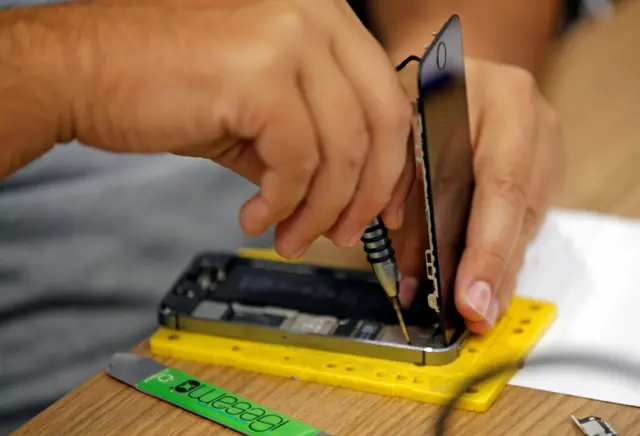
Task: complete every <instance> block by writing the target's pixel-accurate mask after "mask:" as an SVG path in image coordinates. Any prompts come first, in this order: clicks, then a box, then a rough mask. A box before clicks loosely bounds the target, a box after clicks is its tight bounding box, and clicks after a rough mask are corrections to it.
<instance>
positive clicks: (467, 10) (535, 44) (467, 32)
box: [366, 0, 562, 72]
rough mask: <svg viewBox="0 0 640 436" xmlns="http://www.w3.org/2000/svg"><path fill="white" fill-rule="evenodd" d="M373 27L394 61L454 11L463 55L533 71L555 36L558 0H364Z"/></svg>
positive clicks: (417, 48) (413, 50)
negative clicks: (461, 41)
mask: <svg viewBox="0 0 640 436" xmlns="http://www.w3.org/2000/svg"><path fill="white" fill-rule="evenodd" d="M366 1H367V6H368V8H367V10H368V17H369V21H370V23H371V27H372V30H373V31H374V33H375V34H376V36H377V37H378V39H379V40H380V41H381V43H382V44H383V46H384V47H385V48H386V49H387V51H388V52H389V54H390V55H391V56H392V58H393V60H394V61H395V62H399V61H401V60H402V59H404V58H405V57H407V56H408V55H411V54H420V53H421V52H422V50H423V47H424V46H425V45H426V44H428V43H429V42H430V41H431V38H432V35H433V33H434V32H437V31H438V30H439V29H440V27H441V26H442V24H444V22H445V21H446V20H447V18H448V17H449V16H451V15H452V14H458V15H459V16H460V19H461V22H462V29H463V30H462V33H463V40H464V50H465V53H466V54H467V55H470V56H474V57H480V58H484V59H488V60H493V61H497V62H504V63H509V64H514V65H518V66H521V67H523V68H526V69H528V70H530V71H532V72H537V70H539V69H540V68H541V66H542V63H543V62H544V60H545V58H546V55H547V54H548V51H549V49H550V47H551V44H552V43H553V41H554V38H555V35H556V29H557V23H558V19H559V17H560V14H561V12H562V7H561V5H562V1H561V0H520V1H514V0H448V1H433V0H394V1H388V0H366Z"/></svg>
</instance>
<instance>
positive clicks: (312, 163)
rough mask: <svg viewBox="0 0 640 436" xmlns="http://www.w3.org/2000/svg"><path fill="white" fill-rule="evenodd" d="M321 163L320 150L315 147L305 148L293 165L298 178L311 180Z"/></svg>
mask: <svg viewBox="0 0 640 436" xmlns="http://www.w3.org/2000/svg"><path fill="white" fill-rule="evenodd" d="M319 163H320V154H319V153H318V151H317V150H316V149H315V148H309V149H305V150H304V151H302V152H301V153H300V157H299V159H298V162H296V163H295V164H294V165H293V167H294V173H295V175H296V178H298V179H302V180H309V179H310V178H311V176H312V175H313V173H314V172H315V171H316V168H318V165H319Z"/></svg>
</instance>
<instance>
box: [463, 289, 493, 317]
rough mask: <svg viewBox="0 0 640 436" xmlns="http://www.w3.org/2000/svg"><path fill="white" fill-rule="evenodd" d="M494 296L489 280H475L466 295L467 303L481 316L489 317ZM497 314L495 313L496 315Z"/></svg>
mask: <svg viewBox="0 0 640 436" xmlns="http://www.w3.org/2000/svg"><path fill="white" fill-rule="evenodd" d="M492 300H493V296H492V294H491V287H490V286H489V284H488V283H487V282H475V283H474V284H472V285H471V286H470V287H469V290H468V291H467V295H466V296H465V301H466V303H467V304H468V305H469V306H470V307H471V308H472V309H473V310H474V311H475V312H476V313H477V314H478V315H480V316H482V317H483V318H485V319H486V318H487V314H488V311H489V308H490V306H491V301H492ZM494 316H495V315H494Z"/></svg>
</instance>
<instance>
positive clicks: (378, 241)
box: [362, 217, 411, 345]
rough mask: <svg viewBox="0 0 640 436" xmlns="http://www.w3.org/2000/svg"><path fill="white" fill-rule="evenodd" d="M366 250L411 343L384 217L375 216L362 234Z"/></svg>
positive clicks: (368, 258) (398, 275) (398, 278)
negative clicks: (399, 295)
mask: <svg viewBox="0 0 640 436" xmlns="http://www.w3.org/2000/svg"><path fill="white" fill-rule="evenodd" d="M362 243H363V244H364V251H365V252H366V253H367V261H368V262H369V263H370V264H371V268H372V269H373V272H374V274H375V275H376V277H377V278H378V281H379V282H380V285H381V286H382V289H384V291H385V293H386V294H387V296H388V297H389V299H390V300H391V303H392V304H393V309H394V310H395V311H396V315H397V317H398V322H399V324H400V328H401V329H402V334H403V335H404V338H405V339H406V341H407V344H409V345H411V338H410V337H409V330H407V325H406V324H405V322H404V317H403V316H402V308H401V306H400V301H399V300H398V287H399V282H400V274H399V272H398V264H397V263H396V256H395V251H394V250H393V247H392V246H391V240H390V239H389V236H388V232H387V228H386V227H385V225H384V223H383V222H382V219H380V218H379V217H378V218H375V219H374V220H373V222H372V223H371V224H370V225H369V226H368V227H367V229H366V230H365V232H364V235H363V236H362Z"/></svg>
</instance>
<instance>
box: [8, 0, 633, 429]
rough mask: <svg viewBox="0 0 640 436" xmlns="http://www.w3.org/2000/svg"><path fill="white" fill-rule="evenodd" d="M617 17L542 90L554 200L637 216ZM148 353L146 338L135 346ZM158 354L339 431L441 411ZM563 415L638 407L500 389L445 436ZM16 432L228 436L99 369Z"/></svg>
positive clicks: (622, 16)
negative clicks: (554, 120) (563, 171)
mask: <svg viewBox="0 0 640 436" xmlns="http://www.w3.org/2000/svg"><path fill="white" fill-rule="evenodd" d="M618 14H619V15H618V16H617V17H616V18H614V19H613V20H612V21H608V22H600V23H592V24H589V25H586V26H584V27H583V28H581V29H579V30H578V31H576V32H575V33H574V34H573V35H572V36H570V37H569V38H568V39H567V40H566V41H565V42H564V43H563V45H562V47H560V49H559V52H558V53H559V55H558V60H557V62H556V66H555V68H554V71H553V73H552V74H551V78H550V80H549V82H548V85H547V93H548V95H549V97H550V98H551V99H552V101H553V102H554V103H555V105H556V107H557V108H558V110H559V112H560V116H561V119H562V122H563V124H564V131H565V137H566V144H567V148H568V161H569V168H568V172H567V179H566V186H565V188H564V190H563V192H562V193H561V194H560V195H559V196H558V198H557V199H556V201H555V203H556V204H557V205H559V206H563V207H571V208H580V209H589V210H596V211H601V212H606V213H614V214H619V215H624V216H630V217H636V218H640V167H639V164H640V49H638V43H640V28H639V27H638V26H639V25H638V23H640V1H631V0H628V1H627V2H624V3H623V5H622V6H621V7H620V10H619V12H618ZM326 254H327V253H326V247H324V248H323V247H320V248H317V249H315V251H314V252H313V253H312V255H311V256H312V257H313V256H316V257H317V256H321V257H322V256H326ZM340 254H342V253H340ZM333 255H335V253H332V256H333ZM351 255H352V254H351V253H346V256H347V257H348V256H351ZM356 258H358V256H356ZM146 350H147V347H146V344H141V345H140V346H139V347H138V348H137V351H140V352H143V353H144V352H146ZM160 360H163V361H165V363H168V364H170V365H174V366H176V367H178V368H180V369H183V370H186V371H188V372H191V373H193V374H194V375H196V376H198V377H201V378H204V379H206V380H209V381H211V382H213V383H215V384H217V385H219V386H221V387H223V388H226V389H228V390H230V391H232V392H235V393H237V394H238V395H241V396H244V397H247V398H249V399H252V400H254V401H256V402H258V403H261V404H263V405H265V406H267V407H270V408H273V409H275V410H278V411H280V412H282V413H285V414H287V415H290V416H293V417H295V418H297V419H300V420H303V421H304V422H306V423H308V424H310V425H315V426H317V427H319V428H322V429H326V430H327V431H329V432H331V434H333V435H336V436H340V435H349V436H352V435H371V436H372V435H392V434H399V435H406V436H411V435H416V436H417V435H421V436H422V435H429V434H433V424H434V421H435V418H436V416H437V414H438V412H439V409H438V408H437V407H435V406H432V405H426V404H420V403H417V402H413V401H409V400H403V399H396V398H387V397H382V396H377V395H371V394H363V393H360V392H354V391H350V390H346V389H338V388H333V387H328V386H323V385H319V384H313V383H305V382H300V381H293V380H289V379H284V378H279V377H273V376H265V375H258V374H254V373H250V372H245V371H239V370H235V369H231V368H224V367H211V366H206V365H202V364H198V363H193V362H185V361H176V360H164V359H160ZM571 414H576V415H578V416H586V415H591V414H595V415H597V416H601V417H603V418H605V419H606V420H608V421H609V422H610V423H611V424H612V425H613V426H614V427H615V428H616V430H618V431H619V432H620V434H622V435H634V434H640V409H635V408H631V407H623V406H618V405H613V404H606V403H601V402H597V401H589V400H586V399H581V398H573V397H569V396H563V395H556V394H550V393H545V392H540V391H535V390H529V389H522V388H516V387H508V388H507V389H506V390H505V391H504V393H503V394H502V396H501V397H500V398H499V399H498V401H497V402H496V403H495V405H494V406H493V407H492V409H491V410H490V411H488V412H486V413H484V414H474V413H468V412H461V411H458V412H455V413H454V416H453V420H452V421H451V424H452V425H451V427H450V430H449V432H448V434H455V435H461V436H465V435H469V436H476V435H505V436H506V435H509V436H517V435H543V434H544V435H546V434H549V435H550V434H553V435H555V436H559V435H574V436H575V435H577V434H579V432H578V431H577V430H576V429H575V427H574V426H573V424H572V423H571V422H570V420H569V416H570V415H571ZM634 429H635V431H634ZM16 434H17V435H27V434H29V435H31V434H54V435H75V434H83V435H87V434H88V435H92V436H98V435H133V434H141V435H163V436H166V435H172V434H181V435H200V434H220V435H233V434H235V433H233V432H230V431H228V430H225V429H222V428H221V427H217V426H215V425H212V424H210V423H209V422H207V421H205V420H203V419H200V418H198V417H195V416H192V415H190V414H188V413H185V412H182V411H180V410H178V409H176V408H173V407H171V406H169V405H166V404H164V403H161V402H159V401H156V400H154V399H152V398H150V397H147V396H145V395H143V394H141V393H137V392H135V391H134V390H133V389H131V388H128V387H126V386H124V385H122V384H120V383H118V382H116V381H113V380H111V379H110V378H108V377H107V376H105V375H102V374H100V375H97V376H95V377H94V378H93V379H91V380H90V381H88V382H87V383H85V384H83V385H82V386H80V387H79V388H78V389H76V390H75V391H73V392H72V393H70V394H69V395H68V396H66V397H65V398H63V399H62V400H60V401H58V402H57V403H55V404H54V405H52V406H51V407H50V408H49V409H47V410H46V411H44V412H43V413H41V414H40V415H38V416H37V417H36V418H35V419H33V420H32V421H31V422H30V423H28V424H27V425H26V426H24V427H23V428H22V429H20V430H19V431H18V432H17V433H16Z"/></svg>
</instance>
